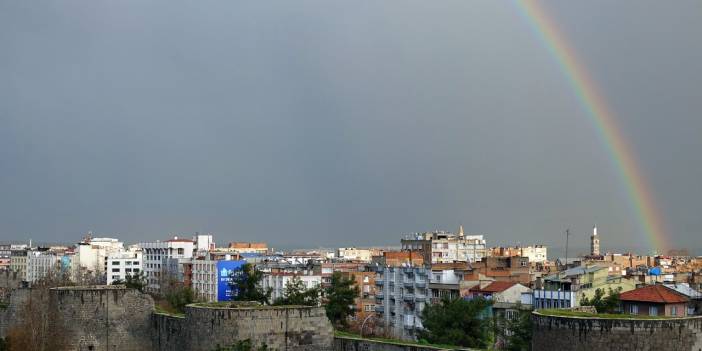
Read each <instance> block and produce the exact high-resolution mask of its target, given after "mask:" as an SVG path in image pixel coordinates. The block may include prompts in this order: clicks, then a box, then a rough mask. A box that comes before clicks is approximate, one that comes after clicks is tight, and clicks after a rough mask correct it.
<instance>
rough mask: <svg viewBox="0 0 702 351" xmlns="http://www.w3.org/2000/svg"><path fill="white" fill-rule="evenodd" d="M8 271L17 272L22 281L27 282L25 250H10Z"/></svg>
mask: <svg viewBox="0 0 702 351" xmlns="http://www.w3.org/2000/svg"><path fill="white" fill-rule="evenodd" d="M10 271H11V272H17V274H18V275H19V276H20V278H21V279H22V280H27V250H24V249H23V250H12V252H11V253H10Z"/></svg>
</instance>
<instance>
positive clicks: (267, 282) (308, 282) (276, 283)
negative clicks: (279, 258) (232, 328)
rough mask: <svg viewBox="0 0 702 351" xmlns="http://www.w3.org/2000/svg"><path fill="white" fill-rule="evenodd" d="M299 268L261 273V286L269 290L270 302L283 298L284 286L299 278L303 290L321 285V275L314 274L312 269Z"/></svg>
mask: <svg viewBox="0 0 702 351" xmlns="http://www.w3.org/2000/svg"><path fill="white" fill-rule="evenodd" d="M300 268H301V269H299V270H294V271H279V270H273V271H270V272H264V273H263V279H262V280H261V286H262V287H263V289H264V290H266V289H269V288H270V289H271V302H273V301H275V300H277V299H280V298H282V297H284V296H285V287H286V285H287V284H288V283H289V282H290V281H292V280H293V279H295V278H299V279H300V281H302V283H303V284H304V286H305V289H310V288H314V287H317V286H321V285H322V275H321V274H320V273H319V272H315V271H314V270H313V269H307V268H303V267H300Z"/></svg>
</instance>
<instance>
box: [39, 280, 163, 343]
mask: <svg viewBox="0 0 702 351" xmlns="http://www.w3.org/2000/svg"><path fill="white" fill-rule="evenodd" d="M49 298H50V300H49V309H50V311H51V312H50V314H49V317H50V318H49V327H50V328H51V330H60V331H61V337H60V338H56V339H55V340H54V341H55V344H54V345H52V346H53V347H54V348H55V349H57V350H79V351H83V350H86V351H87V350H94V351H101V350H105V351H114V350H133V351H142V350H143V351H147V350H151V330H150V327H151V314H152V313H153V309H154V302H153V300H152V299H151V297H150V296H149V295H146V294H142V293H140V292H139V291H136V290H133V289H126V288H124V287H123V286H99V287H64V288H54V289H51V290H50V294H49Z"/></svg>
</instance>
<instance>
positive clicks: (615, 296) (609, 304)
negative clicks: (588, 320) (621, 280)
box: [580, 287, 622, 313]
mask: <svg viewBox="0 0 702 351" xmlns="http://www.w3.org/2000/svg"><path fill="white" fill-rule="evenodd" d="M621 292H622V288H621V287H619V288H617V289H616V290H612V288H609V293H608V294H607V295H606V296H605V291H604V289H595V294H594V295H593V296H592V298H588V297H587V296H583V298H581V299H580V306H593V307H595V309H596V310H597V313H618V312H619V303H620V301H621V300H620V295H621Z"/></svg>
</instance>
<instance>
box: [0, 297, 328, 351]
mask: <svg viewBox="0 0 702 351" xmlns="http://www.w3.org/2000/svg"><path fill="white" fill-rule="evenodd" d="M35 295H36V296H35ZM47 295H48V296H47ZM33 298H41V300H43V301H44V302H42V303H48V311H47V315H48V316H49V318H48V319H47V327H48V328H49V329H48V330H50V331H52V332H53V333H54V334H53V335H54V336H55V337H54V336H52V337H50V338H49V339H50V345H49V346H50V347H51V349H52V350H76V351H90V350H92V351H102V350H106V351H147V350H154V351H166V350H169V351H171V350H174V351H211V350H213V349H215V348H217V347H218V346H229V345H232V344H234V343H235V342H236V341H238V340H246V339H250V340H252V341H253V342H254V343H255V344H256V345H261V344H262V343H265V344H266V345H267V346H268V347H269V349H270V350H278V351H329V350H332V347H333V340H334V334H333V328H332V325H331V323H330V322H329V319H327V317H326V314H325V311H324V308H323V307H305V306H256V307H210V306H208V305H197V304H196V305H189V306H187V307H186V308H185V316H184V317H177V316H169V315H164V314H159V313H154V302H153V300H152V299H151V297H150V296H149V295H147V294H142V293H140V292H139V291H137V290H133V289H126V288H125V287H124V286H91V287H62V288H54V289H50V290H48V291H47V290H32V289H17V290H13V291H12V293H11V295H9V298H8V299H6V300H5V301H6V302H8V304H7V306H4V308H2V309H0V337H5V336H6V335H7V334H6V333H7V330H8V329H9V328H11V327H13V326H17V325H19V323H20V321H19V320H18V316H19V313H18V312H19V311H20V310H21V309H22V308H23V306H24V305H25V303H26V302H27V301H28V300H31V299H33Z"/></svg>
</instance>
